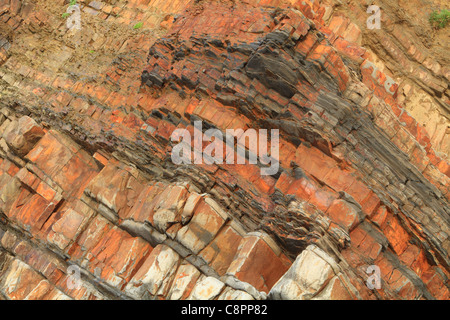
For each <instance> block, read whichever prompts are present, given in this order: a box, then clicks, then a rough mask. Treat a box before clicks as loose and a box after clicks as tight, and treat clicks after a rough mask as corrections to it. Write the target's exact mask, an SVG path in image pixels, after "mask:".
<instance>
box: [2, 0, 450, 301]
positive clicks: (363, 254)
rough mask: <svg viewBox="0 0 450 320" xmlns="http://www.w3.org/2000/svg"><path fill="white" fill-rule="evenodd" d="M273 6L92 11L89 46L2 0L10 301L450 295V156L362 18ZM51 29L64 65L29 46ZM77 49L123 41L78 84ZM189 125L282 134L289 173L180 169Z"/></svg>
mask: <svg viewBox="0 0 450 320" xmlns="http://www.w3.org/2000/svg"><path fill="white" fill-rule="evenodd" d="M87 2H89V1H87ZM144 2H145V3H144ZM275 2H276V1H274V2H273V3H268V4H261V3H258V1H249V2H239V1H236V2H234V1H233V2H232V1H211V2H208V4H207V5H206V4H205V3H204V2H202V1H193V2H190V3H184V2H181V1H180V2H178V1H173V2H170V3H168V2H167V1H150V2H149V1H134V2H133V1H128V2H123V1H111V2H109V3H106V2H100V1H93V2H92V3H89V5H85V3H84V2H82V3H81V7H82V10H83V12H85V15H86V19H87V23H93V22H96V21H101V23H99V24H98V26H96V28H98V29H97V31H98V32H93V34H94V35H89V36H88V39H86V38H81V39H78V40H79V43H78V44H77V41H78V40H77V38H76V35H71V34H66V30H65V29H64V21H62V19H60V18H59V16H56V15H55V12H53V11H52V10H53V8H49V7H47V6H38V5H37V4H41V2H39V1H36V2H34V1H23V2H22V1H19V0H16V1H6V2H5V4H3V3H2V4H1V8H2V9H1V10H2V11H0V14H1V16H0V18H1V20H2V23H3V24H4V25H5V26H4V27H2V30H3V29H5V30H8V33H7V34H6V33H5V36H3V38H2V39H3V40H1V39H0V40H1V42H0V43H1V44H2V49H1V50H2V51H1V54H0V58H1V59H2V63H3V65H2V66H1V67H0V75H1V77H2V79H1V80H0V87H1V97H0V99H1V100H0V105H1V108H2V109H1V114H0V122H1V126H0V134H1V137H2V138H1V140H0V147H1V150H0V157H1V163H0V170H1V177H0V210H1V214H2V216H1V224H0V239H1V240H0V243H1V247H0V279H1V280H0V297H1V298H4V299H25V298H26V299H267V298H269V299H448V298H450V296H449V286H448V277H449V270H450V269H449V268H450V267H449V266H450V259H449V256H448V251H449V249H450V239H449V234H450V228H449V215H450V210H449V205H448V203H449V198H450V193H449V181H450V180H449V176H450V167H449V165H448V163H447V160H446V159H445V157H439V156H438V155H437V154H438V153H437V152H435V150H434V147H433V144H432V142H431V140H430V138H429V136H428V135H427V132H426V130H425V128H424V127H422V126H421V125H419V124H418V123H417V122H416V121H415V119H414V118H412V117H411V116H410V115H409V114H408V113H407V112H406V111H405V110H404V109H403V106H402V105H401V104H400V103H399V100H398V99H397V96H398V85H397V84H396V83H395V82H394V81H393V80H392V79H391V78H389V77H387V76H386V75H385V74H384V73H382V72H380V70H379V68H378V67H377V66H376V65H375V64H374V63H373V62H372V61H371V60H370V58H371V57H370V54H368V53H367V52H366V50H365V49H364V48H362V47H360V46H359V45H358V44H357V43H354V42H351V41H349V40H346V39H344V38H343V37H342V36H341V35H344V34H348V33H349V32H351V31H349V30H350V29H351V28H354V25H353V24H346V26H347V27H348V29H345V30H339V33H338V31H336V30H335V31H332V30H331V29H332V25H330V26H329V27H330V28H328V27H327V26H326V23H325V21H324V20H323V17H324V15H325V13H326V8H325V7H322V6H320V5H319V4H318V3H314V4H313V3H310V2H309V1H302V2H301V3H300V2H299V3H290V4H287V3H284V2H276V3H275ZM55 3H57V4H58V5H59V7H60V8H64V6H65V5H66V4H64V3H63V1H59V2H58V1H55ZM138 17H139V18H138ZM96 19H97V20H96ZM136 19H138V20H144V21H145V23H144V25H146V24H148V25H150V26H153V27H151V28H150V30H147V31H142V33H139V31H136V30H134V31H132V30H133V29H132V28H131V27H130V26H132V25H133V24H134V23H135V20H136ZM111 26H119V27H121V28H123V29H127V28H128V29H130V31H129V32H128V33H126V32H124V33H120V34H115V33H114V32H113V33H112V34H110V35H108V34H106V33H105V36H104V37H102V36H99V34H101V31H102V30H103V31H104V29H102V28H110V30H113V31H114V28H112V27H111ZM38 30H40V31H38ZM335 32H336V33H335ZM161 34H164V36H162V37H161ZM2 35H3V34H2ZM40 37H47V38H49V39H51V40H52V41H55V44H58V46H57V48H58V49H59V50H60V52H59V53H60V54H59V55H56V56H49V57H44V58H40V60H39V64H38V63H31V62H30V61H29V60H27V59H28V56H27V55H24V56H23V57H22V56H19V55H18V51H19V49H20V48H24V46H27V45H28V46H31V47H33V44H34V43H35V41H38V39H39V38H40ZM58 37H60V39H58ZM58 41H59V42H58ZM83 45H90V46H94V47H95V48H96V49H97V48H98V49H100V48H101V47H106V48H114V47H115V46H116V45H117V47H119V48H120V50H118V52H113V51H114V50H110V51H107V52H105V53H104V55H103V56H101V57H99V58H98V59H99V60H95V61H94V60H92V61H91V60H89V58H87V57H86V56H84V57H83V56H82V57H81V58H80V61H79V64H80V65H83V64H86V65H87V66H89V63H90V64H91V68H92V69H93V71H92V74H91V75H89V76H87V77H86V76H85V75H83V74H81V73H77V72H70V71H69V70H65V64H72V63H73V60H71V59H69V58H65V57H66V56H67V57H70V56H71V55H72V54H74V55H75V56H77V55H80V49H79V47H77V46H81V47H83ZM74 48H75V49H74ZM77 48H78V49H77ZM61 52H64V54H61ZM64 59H65V60H64ZM86 61H88V62H86ZM75 70H79V69H75ZM447 86H448V84H447ZM196 120H202V121H203V123H204V124H205V127H208V128H217V129H219V130H222V131H224V130H226V129H228V128H233V129H237V128H242V129H246V128H254V129H260V128H261V129H279V130H280V141H279V144H280V156H279V159H278V160H279V161H280V170H279V172H278V173H277V174H275V175H273V176H261V174H260V167H259V166H258V165H251V164H246V165H226V164H225V165H190V166H187V165H183V166H176V165H174V164H173V163H172V162H171V160H170V152H171V150H172V147H173V145H172V143H171V142H170V135H171V133H172V132H173V131H174V130H175V129H176V128H186V129H188V130H190V132H193V130H194V127H193V122H194V121H196ZM238 143H239V142H238ZM71 265H76V266H78V267H80V269H81V270H82V280H81V284H82V285H81V287H80V288H72V287H71V286H70V283H71V282H70V281H71V277H70V272H69V271H68V268H69V266H71ZM369 265H377V266H379V267H380V270H381V278H382V288H381V289H380V290H370V289H369V288H367V286H366V284H365V281H366V279H367V278H368V274H366V270H367V267H368V266H369Z"/></svg>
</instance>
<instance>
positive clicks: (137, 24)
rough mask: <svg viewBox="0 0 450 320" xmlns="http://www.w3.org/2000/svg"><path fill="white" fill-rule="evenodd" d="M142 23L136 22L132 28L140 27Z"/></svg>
mask: <svg viewBox="0 0 450 320" xmlns="http://www.w3.org/2000/svg"><path fill="white" fill-rule="evenodd" d="M143 25H144V24H143V23H142V22H138V23H136V24H135V25H134V26H133V29H140V28H142V26H143Z"/></svg>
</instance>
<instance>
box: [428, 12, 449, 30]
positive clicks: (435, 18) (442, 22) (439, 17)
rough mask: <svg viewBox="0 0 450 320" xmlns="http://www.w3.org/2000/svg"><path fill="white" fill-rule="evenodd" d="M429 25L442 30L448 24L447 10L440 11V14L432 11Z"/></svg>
mask: <svg viewBox="0 0 450 320" xmlns="http://www.w3.org/2000/svg"><path fill="white" fill-rule="evenodd" d="M429 20H430V23H431V25H433V26H434V27H435V28H437V29H442V28H445V27H446V26H447V24H448V23H449V22H450V11H449V10H447V9H443V10H441V12H438V11H433V12H432V13H431V15H430V19H429Z"/></svg>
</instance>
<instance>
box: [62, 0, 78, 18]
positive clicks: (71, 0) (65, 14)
mask: <svg viewBox="0 0 450 320" xmlns="http://www.w3.org/2000/svg"><path fill="white" fill-rule="evenodd" d="M76 4H77V0H70V2H69V7H70V6H74V5H76ZM68 16H70V13H68V12H64V13H63V14H62V17H63V19H66V18H67V17H68Z"/></svg>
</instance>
